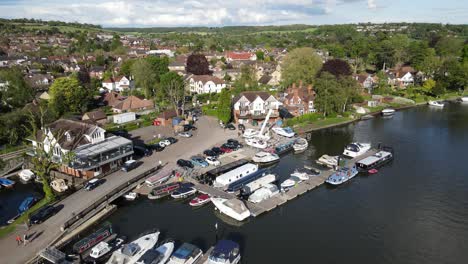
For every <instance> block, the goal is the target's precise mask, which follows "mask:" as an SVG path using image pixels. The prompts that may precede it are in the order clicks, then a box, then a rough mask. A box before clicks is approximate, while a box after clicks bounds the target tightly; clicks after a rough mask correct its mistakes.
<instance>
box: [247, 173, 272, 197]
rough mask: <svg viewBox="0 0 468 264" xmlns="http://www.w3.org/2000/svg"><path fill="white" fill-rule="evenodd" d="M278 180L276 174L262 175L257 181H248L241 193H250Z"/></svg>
mask: <svg viewBox="0 0 468 264" xmlns="http://www.w3.org/2000/svg"><path fill="white" fill-rule="evenodd" d="M277 180H278V176H277V175H276V174H267V175H265V176H262V177H260V178H258V179H256V180H255V181H252V182H250V183H247V184H246V185H244V186H243V187H242V190H241V194H242V195H249V194H251V193H253V192H255V191H256V190H258V189H260V188H261V187H263V186H264V185H266V184H269V183H273V182H275V181H277Z"/></svg>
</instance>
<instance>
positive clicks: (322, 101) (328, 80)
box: [315, 72, 341, 116]
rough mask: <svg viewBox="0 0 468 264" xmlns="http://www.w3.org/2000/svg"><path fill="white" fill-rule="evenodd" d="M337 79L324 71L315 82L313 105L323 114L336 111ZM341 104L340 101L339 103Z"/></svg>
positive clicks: (337, 96)
mask: <svg viewBox="0 0 468 264" xmlns="http://www.w3.org/2000/svg"><path fill="white" fill-rule="evenodd" d="M338 85H339V84H338V81H337V79H336V78H335V76H333V75H332V74H330V73H328V72H324V73H323V74H322V75H321V76H320V77H319V78H318V79H317V81H316V83H315V92H316V93H317V96H316V98H315V105H316V106H317V109H318V111H319V112H321V113H322V114H323V116H327V115H329V114H332V113H336V105H337V102H336V101H337V99H338V98H339V91H340V89H338ZM339 104H340V105H341V103H339Z"/></svg>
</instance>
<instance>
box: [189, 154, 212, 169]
mask: <svg viewBox="0 0 468 264" xmlns="http://www.w3.org/2000/svg"><path fill="white" fill-rule="evenodd" d="M190 160H191V161H192V163H193V164H194V165H197V166H200V167H202V168H205V167H208V165H209V164H208V162H206V160H205V159H204V158H202V157H197V156H194V157H192V158H190Z"/></svg>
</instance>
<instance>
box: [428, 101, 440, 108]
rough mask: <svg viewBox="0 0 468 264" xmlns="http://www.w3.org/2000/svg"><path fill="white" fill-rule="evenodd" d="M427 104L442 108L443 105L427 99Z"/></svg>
mask: <svg viewBox="0 0 468 264" xmlns="http://www.w3.org/2000/svg"><path fill="white" fill-rule="evenodd" d="M427 104H428V105H430V106H433V107H438V108H443V107H444V104H442V103H439V102H437V101H429V102H428V103H427Z"/></svg>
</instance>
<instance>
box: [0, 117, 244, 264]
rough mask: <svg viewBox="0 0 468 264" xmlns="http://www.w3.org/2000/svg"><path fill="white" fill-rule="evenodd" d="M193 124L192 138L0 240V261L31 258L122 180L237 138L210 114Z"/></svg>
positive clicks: (68, 200)
mask: <svg viewBox="0 0 468 264" xmlns="http://www.w3.org/2000/svg"><path fill="white" fill-rule="evenodd" d="M196 126H197V127H198V130H196V131H193V134H194V136H193V137H192V138H179V142H177V143H176V144H174V145H171V146H169V147H167V148H166V149H165V150H164V151H163V152H154V153H153V155H152V156H150V157H145V158H143V159H141V161H143V163H142V164H141V165H140V166H138V167H137V168H136V169H134V170H132V171H130V172H128V173H124V172H121V171H118V172H115V173H112V174H110V175H108V176H106V177H105V179H106V182H105V183H104V184H103V185H101V186H99V187H97V188H96V189H94V190H92V191H84V190H79V191H77V192H75V193H73V194H71V195H70V196H68V197H67V198H65V199H64V200H62V201H61V202H60V203H59V205H63V209H62V210H60V211H59V212H58V213H57V214H56V215H54V216H53V217H51V218H49V219H48V220H47V221H45V222H44V223H42V224H40V225H36V226H33V227H32V228H31V229H30V230H29V231H26V230H25V229H24V227H18V230H17V232H14V233H12V234H11V235H10V236H9V237H5V238H3V239H1V240H0V256H1V257H0V263H1V264H3V263H5V264H13V263H24V262H26V261H28V260H29V259H31V258H33V257H34V255H36V254H37V253H38V252H39V251H40V250H42V249H43V248H44V247H46V246H47V245H48V244H50V243H51V241H52V240H53V239H54V238H56V237H57V236H58V235H60V233H61V231H60V226H62V225H63V224H64V223H65V221H67V220H68V219H70V217H71V216H72V215H73V213H76V212H80V211H81V210H83V209H85V208H87V207H88V206H90V205H91V204H93V203H94V201H97V200H98V199H100V198H101V197H103V196H105V195H106V194H107V193H108V192H110V191H111V190H113V189H114V188H116V187H118V186H120V185H121V184H123V183H124V182H127V181H128V180H130V179H132V178H133V177H135V176H136V175H138V174H140V173H142V172H144V171H146V170H148V169H149V168H151V167H154V166H157V164H158V162H159V161H161V162H163V163H165V162H175V161H176V160H177V159H179V158H188V157H190V156H192V155H195V154H199V153H202V152H203V151H204V150H205V149H207V148H209V147H212V146H213V145H215V144H220V143H222V142H224V141H225V140H226V139H228V138H234V137H237V130H235V131H230V130H223V129H221V128H220V127H219V125H218V123H217V121H216V120H215V119H213V118H211V117H202V118H200V120H199V121H198V122H197V124H196ZM154 133H155V131H152V129H151V127H146V128H141V131H140V130H138V131H135V132H134V133H132V134H135V135H139V136H140V135H142V134H148V135H152V134H154ZM26 232H27V233H28V234H29V235H30V236H31V237H32V241H31V242H30V243H29V244H28V245H26V246H22V245H21V246H17V244H16V241H15V236H16V235H17V234H18V235H20V236H23V234H25V233H26Z"/></svg>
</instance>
